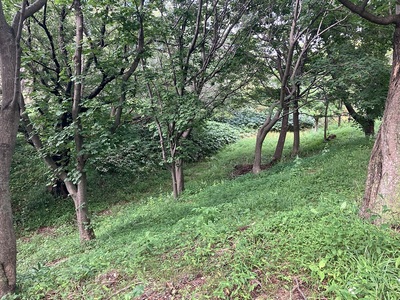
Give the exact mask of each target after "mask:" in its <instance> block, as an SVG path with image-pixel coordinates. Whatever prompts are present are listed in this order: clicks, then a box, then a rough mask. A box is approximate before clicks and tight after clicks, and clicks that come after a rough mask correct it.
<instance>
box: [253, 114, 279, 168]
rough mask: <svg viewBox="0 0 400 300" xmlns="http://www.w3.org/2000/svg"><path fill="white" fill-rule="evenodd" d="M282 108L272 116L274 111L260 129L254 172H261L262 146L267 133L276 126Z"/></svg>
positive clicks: (257, 138) (255, 152)
mask: <svg viewBox="0 0 400 300" xmlns="http://www.w3.org/2000/svg"><path fill="white" fill-rule="evenodd" d="M281 112H282V109H278V111H277V112H276V113H275V114H274V116H272V112H271V113H270V115H269V116H268V118H267V119H266V120H265V122H264V124H263V125H262V126H261V127H260V128H259V129H258V131H257V137H256V145H255V149H254V161H253V173H254V174H258V173H260V172H261V158H262V146H263V143H264V140H265V137H266V136H267V134H268V133H269V132H270V131H271V129H272V128H273V127H274V125H275V124H276V122H278V120H279V117H280V114H281Z"/></svg>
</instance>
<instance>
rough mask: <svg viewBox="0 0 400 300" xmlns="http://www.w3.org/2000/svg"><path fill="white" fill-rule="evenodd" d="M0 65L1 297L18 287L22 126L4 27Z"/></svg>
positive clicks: (11, 46)
mask: <svg viewBox="0 0 400 300" xmlns="http://www.w3.org/2000/svg"><path fill="white" fill-rule="evenodd" d="M1 25H2V26H1V31H2V32H0V59H1V60H0V64H1V79H2V88H3V99H2V102H1V109H0V298H1V297H3V296H4V295H5V294H7V293H10V292H13V291H14V289H15V286H16V255H17V250H16V240H15V233H14V227H13V220H12V209H11V195H10V168H11V160H12V155H13V152H14V148H15V141H16V136H17V130H18V124H19V107H18V99H19V96H20V88H19V86H20V82H19V78H18V77H17V78H16V74H17V73H16V69H17V68H18V66H17V60H16V56H17V53H18V50H17V46H16V41H15V38H14V34H13V32H12V29H11V28H10V27H9V26H6V24H1Z"/></svg>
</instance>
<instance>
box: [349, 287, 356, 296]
mask: <svg viewBox="0 0 400 300" xmlns="http://www.w3.org/2000/svg"><path fill="white" fill-rule="evenodd" d="M355 290H356V289H355V288H353V287H351V288H349V293H350V294H352V295H355V294H356V291H355Z"/></svg>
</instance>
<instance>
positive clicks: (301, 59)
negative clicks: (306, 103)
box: [253, 0, 341, 174]
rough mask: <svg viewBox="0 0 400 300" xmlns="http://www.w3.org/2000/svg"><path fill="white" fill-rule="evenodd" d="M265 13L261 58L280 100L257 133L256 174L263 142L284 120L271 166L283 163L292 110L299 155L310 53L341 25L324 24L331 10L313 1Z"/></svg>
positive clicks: (269, 6) (276, 5) (271, 7)
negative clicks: (301, 108) (301, 103)
mask: <svg viewBox="0 0 400 300" xmlns="http://www.w3.org/2000/svg"><path fill="white" fill-rule="evenodd" d="M303 2H304V3H303ZM307 8H308V9H307ZM265 9H266V11H265V17H264V19H263V22H262V23H261V26H260V28H259V34H258V38H259V41H260V42H259V44H260V48H261V50H260V52H261V53H262V54H261V55H260V57H262V58H263V62H261V63H264V64H265V65H266V66H267V67H268V69H269V70H270V72H271V74H272V75H273V76H274V77H275V78H276V80H277V82H278V89H279V99H278V100H276V101H274V102H273V103H272V104H271V109H270V113H269V115H268V116H267V118H266V120H265V122H264V124H263V125H262V126H261V127H260V128H259V130H258V132H257V137H256V146H255V152H254V153H255V154H254V162H253V173H256V174H257V173H259V172H260V171H261V153H262V145H263V142H264V140H265V138H266V136H267V134H268V133H269V132H270V131H271V129H272V128H273V127H274V125H275V124H276V123H277V122H278V120H280V119H282V129H281V131H280V135H279V139H278V143H277V146H276V150H275V153H274V155H273V157H272V160H271V162H270V164H274V163H275V162H277V161H279V160H280V159H281V157H282V151H283V147H284V143H285V139H286V134H287V129H288V120H289V114H290V113H291V112H290V109H292V111H293V112H294V124H295V129H296V130H297V133H296V134H295V142H294V148H293V153H295V154H297V153H298V151H299V145H300V140H299V134H298V129H299V124H298V111H299V103H298V101H299V99H300V98H301V96H302V95H305V94H307V92H308V90H309V89H310V88H311V87H312V85H313V80H311V81H310V84H309V85H308V86H306V87H305V88H303V90H302V91H300V85H301V82H302V78H301V77H302V76H303V75H304V64H305V62H306V58H307V55H308V53H309V50H310V49H312V48H313V47H317V45H318V42H319V38H320V37H321V35H322V34H324V33H325V32H326V31H327V30H329V29H330V28H332V27H334V26H336V25H337V24H338V23H340V22H341V20H334V21H333V22H331V23H328V24H327V25H325V24H324V20H325V18H326V17H327V15H328V12H329V9H328V8H327V7H326V4H324V5H323V6H321V5H318V3H317V2H313V1H310V2H308V1H301V0H296V1H291V2H290V3H286V2H283V3H282V2H280V1H272V2H268V3H266V7H265ZM303 82H304V80H303Z"/></svg>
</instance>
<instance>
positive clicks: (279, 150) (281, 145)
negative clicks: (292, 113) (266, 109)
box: [271, 103, 289, 164]
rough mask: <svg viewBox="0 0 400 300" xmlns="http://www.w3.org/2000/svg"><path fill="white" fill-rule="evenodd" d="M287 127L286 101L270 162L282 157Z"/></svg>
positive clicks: (287, 108) (272, 162) (287, 109)
mask: <svg viewBox="0 0 400 300" xmlns="http://www.w3.org/2000/svg"><path fill="white" fill-rule="evenodd" d="M288 129H289V105H288V103H286V104H285V107H284V109H283V118H282V127H281V131H280V133H279V138H278V143H277V144H276V148H275V153H274V155H273V157H272V161H271V164H274V163H276V162H278V161H280V160H281V158H282V155H283V148H284V146H285V141H286V135H287V132H288Z"/></svg>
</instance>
